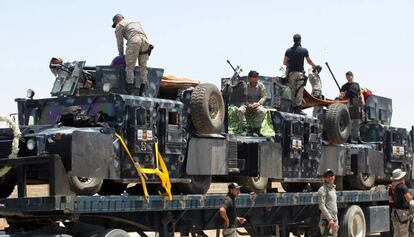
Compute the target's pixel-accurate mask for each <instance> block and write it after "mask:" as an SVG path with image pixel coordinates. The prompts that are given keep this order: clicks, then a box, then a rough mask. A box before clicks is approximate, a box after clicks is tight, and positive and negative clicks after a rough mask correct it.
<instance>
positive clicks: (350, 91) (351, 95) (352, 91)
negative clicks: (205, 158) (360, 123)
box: [341, 82, 361, 102]
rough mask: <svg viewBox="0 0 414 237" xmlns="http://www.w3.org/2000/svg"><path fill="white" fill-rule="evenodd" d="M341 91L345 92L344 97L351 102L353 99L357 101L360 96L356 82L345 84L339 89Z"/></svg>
mask: <svg viewBox="0 0 414 237" xmlns="http://www.w3.org/2000/svg"><path fill="white" fill-rule="evenodd" d="M341 91H342V92H345V93H346V94H345V97H346V98H347V99H349V100H350V101H351V102H352V101H353V100H354V99H357V98H358V97H359V95H360V93H361V92H360V89H359V84H358V83H356V82H352V83H349V82H347V83H345V84H344V85H343V86H342V87H341Z"/></svg>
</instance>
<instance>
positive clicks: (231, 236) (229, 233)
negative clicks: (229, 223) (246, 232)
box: [222, 228, 237, 237]
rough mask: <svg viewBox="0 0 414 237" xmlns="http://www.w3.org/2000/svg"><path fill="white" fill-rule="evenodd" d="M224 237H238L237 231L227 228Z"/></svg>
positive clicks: (224, 230)
mask: <svg viewBox="0 0 414 237" xmlns="http://www.w3.org/2000/svg"><path fill="white" fill-rule="evenodd" d="M222 233H223V237H237V229H236V228H227V229H223V232H222Z"/></svg>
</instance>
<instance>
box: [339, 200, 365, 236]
mask: <svg viewBox="0 0 414 237" xmlns="http://www.w3.org/2000/svg"><path fill="white" fill-rule="evenodd" d="M339 226H340V228H339V236H341V237H347V236H361V237H363V236H365V234H366V230H367V227H366V224H365V216H364V212H363V211H362V209H361V208H360V207H359V206H357V205H352V206H350V207H348V208H347V209H345V210H344V214H343V215H342V218H341V219H340V223H339Z"/></svg>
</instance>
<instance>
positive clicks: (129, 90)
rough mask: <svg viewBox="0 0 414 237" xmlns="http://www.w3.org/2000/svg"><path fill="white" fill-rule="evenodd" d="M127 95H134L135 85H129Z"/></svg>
mask: <svg viewBox="0 0 414 237" xmlns="http://www.w3.org/2000/svg"><path fill="white" fill-rule="evenodd" d="M127 94H128V95H134V84H127Z"/></svg>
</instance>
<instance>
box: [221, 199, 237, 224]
mask: <svg viewBox="0 0 414 237" xmlns="http://www.w3.org/2000/svg"><path fill="white" fill-rule="evenodd" d="M221 207H224V208H225V209H226V213H227V217H228V218H229V227H230V228H231V227H236V226H237V213H236V201H235V200H234V198H232V197H231V196H230V195H229V194H227V196H226V197H225V198H224V201H223V203H222V204H221Z"/></svg>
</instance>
